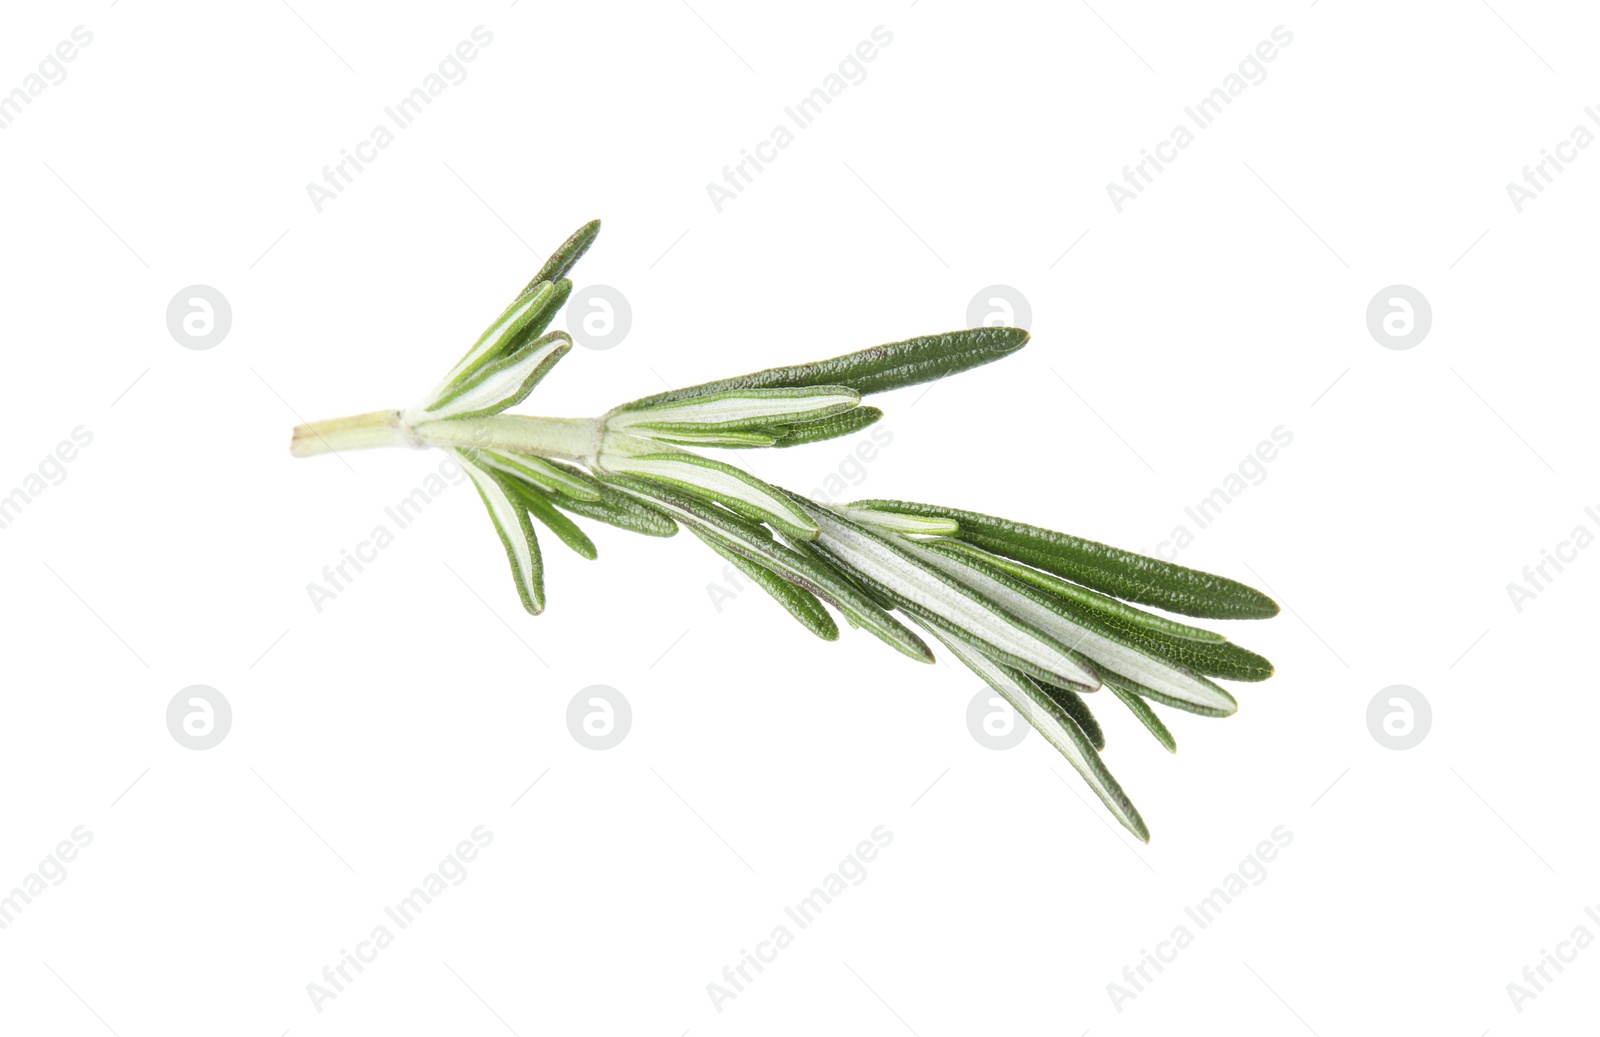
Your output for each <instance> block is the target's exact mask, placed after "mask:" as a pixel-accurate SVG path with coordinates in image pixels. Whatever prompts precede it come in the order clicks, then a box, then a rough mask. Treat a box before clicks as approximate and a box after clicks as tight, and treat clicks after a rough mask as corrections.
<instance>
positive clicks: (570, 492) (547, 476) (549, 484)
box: [473, 450, 602, 501]
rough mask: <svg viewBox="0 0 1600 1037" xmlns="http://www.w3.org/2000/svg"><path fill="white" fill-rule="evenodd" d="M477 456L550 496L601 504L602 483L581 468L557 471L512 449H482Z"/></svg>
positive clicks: (552, 466)
mask: <svg viewBox="0 0 1600 1037" xmlns="http://www.w3.org/2000/svg"><path fill="white" fill-rule="evenodd" d="M473 456H475V457H477V458H480V459H482V460H483V462H484V463H485V464H488V465H489V466H490V467H493V468H498V469H500V470H501V471H504V472H509V473H511V474H512V475H515V476H516V477H517V478H519V479H522V480H523V481H525V482H531V483H533V484H534V485H535V486H537V487H539V488H540V489H541V490H544V491H545V492H547V493H553V494H560V495H562V496H566V497H572V498H575V499H577V500H585V501H597V500H599V499H600V496H601V493H602V490H601V486H600V484H599V483H597V482H595V481H594V479H592V478H590V477H589V476H587V475H582V474H579V473H578V470H577V469H570V470H569V469H564V468H557V467H556V466H555V464H554V463H552V462H550V461H546V460H545V459H544V458H542V457H535V456H533V455H532V454H519V453H515V452H513V451H509V450H479V451H477V452H476V453H475V454H474V455H473Z"/></svg>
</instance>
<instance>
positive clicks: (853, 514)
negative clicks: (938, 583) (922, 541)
mask: <svg viewBox="0 0 1600 1037" xmlns="http://www.w3.org/2000/svg"><path fill="white" fill-rule="evenodd" d="M833 510H834V511H836V512H838V513H839V514H841V515H843V516H844V517H845V518H848V519H850V520H851V521H852V522H858V523H860V524H861V525H863V526H871V527H873V528H874V529H884V530H888V531H889V532H891V533H908V534H910V535H912V536H955V535H956V534H957V533H959V532H961V527H960V526H959V525H957V524H956V523H955V522H954V521H952V520H950V519H941V518H925V517H923V516H921V515H904V514H899V513H895V512H888V511H867V510H865V509H861V508H851V507H849V506H843V507H835V508H834V509H833Z"/></svg>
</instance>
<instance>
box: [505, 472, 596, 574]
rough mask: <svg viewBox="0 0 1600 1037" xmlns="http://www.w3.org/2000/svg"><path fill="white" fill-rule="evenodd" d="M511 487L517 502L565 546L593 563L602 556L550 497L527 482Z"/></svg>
mask: <svg viewBox="0 0 1600 1037" xmlns="http://www.w3.org/2000/svg"><path fill="white" fill-rule="evenodd" d="M508 481H509V480H508ZM511 485H512V486H514V487H515V492H516V497H517V500H518V501H519V502H520V503H521V504H522V505H523V506H524V507H526V508H527V509H528V514H530V515H532V516H533V517H534V518H536V519H538V520H539V521H540V522H543V523H544V524H545V526H546V527H547V528H548V529H549V530H550V532H552V533H554V534H555V535H556V536H558V537H560V538H561V542H562V543H563V544H566V545H567V546H568V547H570V548H572V549H573V550H574V551H576V552H577V553H578V554H580V555H582V556H583V557H585V558H587V559H589V561H591V562H592V561H594V560H595V559H596V558H598V557H599V556H600V552H599V551H598V550H597V549H596V548H595V546H594V541H593V540H590V539H589V535H588V534H587V533H585V532H584V531H583V530H582V529H580V528H579V527H578V524H577V523H576V522H574V521H572V520H571V519H569V518H567V516H565V515H563V514H561V512H559V511H557V510H556V507H555V505H554V504H551V503H550V498H549V497H546V496H545V495H544V494H543V493H542V492H540V491H539V490H538V489H536V488H535V487H534V486H533V485H532V484H530V483H527V482H514V483H512V484H511Z"/></svg>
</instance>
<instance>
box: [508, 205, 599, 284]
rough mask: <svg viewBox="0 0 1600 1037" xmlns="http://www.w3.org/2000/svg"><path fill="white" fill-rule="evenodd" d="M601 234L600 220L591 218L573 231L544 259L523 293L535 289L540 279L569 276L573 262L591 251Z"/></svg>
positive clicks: (548, 279) (552, 279)
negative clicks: (542, 264) (595, 240)
mask: <svg viewBox="0 0 1600 1037" xmlns="http://www.w3.org/2000/svg"><path fill="white" fill-rule="evenodd" d="M599 236H600V221H599V220H590V221H589V222H588V223H585V224H584V225H583V226H581V227H579V228H578V229H577V230H575V231H573V232H572V235H571V236H570V237H568V238H567V240H566V241H563V242H562V243H561V247H560V248H558V249H556V250H555V251H554V252H552V253H550V258H549V259H547V260H545V261H544V266H542V267H540V268H539V272H538V273H537V274H534V275H533V280H531V281H529V282H528V287H526V288H524V289H523V290H522V293H523V294H524V295H526V294H527V293H529V292H531V291H533V290H534V289H535V288H536V287H537V286H538V284H539V282H540V281H559V280H560V279H561V278H563V277H565V276H567V274H568V273H569V272H570V271H571V270H572V266H573V264H574V263H576V262H577V261H578V260H579V259H580V258H581V257H582V256H583V254H584V253H585V252H587V251H589V246H590V245H593V244H594V239H595V238H597V237H599Z"/></svg>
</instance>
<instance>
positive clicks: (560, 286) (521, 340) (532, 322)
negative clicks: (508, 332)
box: [490, 277, 572, 360]
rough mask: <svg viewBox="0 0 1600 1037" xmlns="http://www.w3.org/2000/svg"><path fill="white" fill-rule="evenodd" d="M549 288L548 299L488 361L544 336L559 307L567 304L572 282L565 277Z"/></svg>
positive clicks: (558, 311)
mask: <svg viewBox="0 0 1600 1037" xmlns="http://www.w3.org/2000/svg"><path fill="white" fill-rule="evenodd" d="M532 287H535V288H537V287H538V286H537V285H534V286H532ZM551 287H552V289H553V290H552V291H551V293H550V298H548V299H546V300H545V301H544V303H543V304H542V305H540V307H539V310H538V312H537V313H535V314H534V315H533V316H532V317H531V318H529V320H528V322H527V323H526V324H524V325H523V326H522V328H521V330H519V331H518V332H517V333H516V334H514V335H512V336H511V337H510V338H508V339H506V341H505V345H503V346H502V347H501V348H500V350H499V352H497V353H495V355H494V356H493V357H491V358H490V359H493V360H498V359H500V358H501V357H503V356H507V355H509V354H511V353H514V352H516V351H517V350H518V349H521V348H522V347H523V346H524V345H525V344H526V343H528V342H529V341H531V340H533V339H536V338H538V337H539V336H540V335H542V334H544V329H545V328H548V327H549V326H550V322H551V321H553V320H555V319H556V314H558V313H560V312H561V307H563V306H565V305H566V304H567V297H568V296H569V295H571V294H572V282H571V281H569V280H567V279H566V278H565V277H563V278H562V279H561V280H559V281H557V282H555V283H554V284H553V285H552V286H551Z"/></svg>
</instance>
